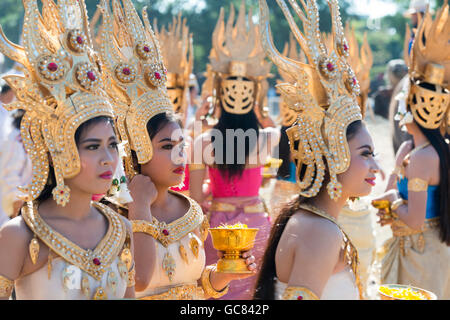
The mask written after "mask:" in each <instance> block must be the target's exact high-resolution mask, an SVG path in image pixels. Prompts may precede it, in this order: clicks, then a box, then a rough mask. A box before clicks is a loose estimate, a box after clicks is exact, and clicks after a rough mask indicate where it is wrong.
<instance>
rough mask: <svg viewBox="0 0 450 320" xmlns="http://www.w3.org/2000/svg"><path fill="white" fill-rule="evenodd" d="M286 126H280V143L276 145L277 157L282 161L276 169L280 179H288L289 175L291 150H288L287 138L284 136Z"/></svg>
mask: <svg viewBox="0 0 450 320" xmlns="http://www.w3.org/2000/svg"><path fill="white" fill-rule="evenodd" d="M288 128H289V127H288V126H282V127H281V128H280V143H279V144H278V150H279V156H280V159H281V160H283V162H282V163H281V166H280V167H279V168H278V172H277V177H278V178H281V179H286V178H289V176H290V174H291V170H290V163H291V150H290V148H289V138H288V136H287V134H286V129H288Z"/></svg>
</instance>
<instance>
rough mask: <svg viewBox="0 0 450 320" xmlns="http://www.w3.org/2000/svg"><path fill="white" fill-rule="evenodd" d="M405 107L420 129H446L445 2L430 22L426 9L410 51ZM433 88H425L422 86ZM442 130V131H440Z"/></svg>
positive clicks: (449, 77) (448, 38)
mask: <svg viewBox="0 0 450 320" xmlns="http://www.w3.org/2000/svg"><path fill="white" fill-rule="evenodd" d="M410 59H411V60H410V65H409V77H410V87H409V94H408V100H407V104H408V106H409V108H410V109H411V113H412V114H413V117H414V120H415V121H416V122H417V123H418V124H419V125H421V126H422V127H424V128H427V129H437V128H439V127H440V126H441V125H442V127H446V126H447V124H446V122H447V121H446V120H444V121H443V119H444V118H445V117H446V116H447V113H448V108H449V105H450V92H449V90H450V18H449V5H448V3H447V0H446V1H445V2H444V5H443V6H442V7H441V8H440V9H439V10H438V11H437V13H436V18H435V20H434V21H433V19H432V17H431V14H430V13H429V11H428V10H427V12H426V13H425V17H424V18H423V19H422V21H420V23H419V27H418V30H417V32H416V36H415V37H414V42H413V45H412V48H411V58H410ZM425 83H428V84H432V85H434V86H435V88H434V90H433V89H427V88H425V87H424V86H422V85H423V84H425ZM442 129H446V128H442Z"/></svg>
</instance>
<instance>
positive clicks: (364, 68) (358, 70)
mask: <svg viewBox="0 0 450 320" xmlns="http://www.w3.org/2000/svg"><path fill="white" fill-rule="evenodd" d="M345 37H346V38H347V41H348V45H349V56H348V58H347V60H348V63H349V64H350V66H351V67H352V69H353V71H354V72H355V75H356V79H358V81H359V86H360V94H359V96H358V104H359V106H360V107H361V114H362V116H363V118H364V115H365V111H366V108H367V99H368V97H369V91H370V69H371V68H372V64H373V56H372V50H371V49H370V46H369V42H367V33H364V39H363V43H362V45H361V48H359V46H358V41H357V40H356V36H355V30H354V29H353V28H352V29H350V25H349V24H348V23H346V25H345Z"/></svg>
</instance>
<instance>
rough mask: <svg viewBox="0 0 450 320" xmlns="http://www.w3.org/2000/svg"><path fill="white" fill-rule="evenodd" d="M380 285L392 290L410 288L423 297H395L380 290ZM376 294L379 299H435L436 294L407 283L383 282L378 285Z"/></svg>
mask: <svg viewBox="0 0 450 320" xmlns="http://www.w3.org/2000/svg"><path fill="white" fill-rule="evenodd" d="M381 287H387V288H388V289H394V290H408V289H409V290H412V291H415V293H419V294H421V295H423V296H424V297H425V299H408V298H400V297H395V296H393V295H389V294H387V293H384V292H382V290H380V289H381ZM378 294H379V295H380V297H381V300H437V296H436V295H435V294H434V293H433V292H431V291H428V290H425V289H421V288H416V287H412V286H407V285H401V284H383V285H380V286H379V287H378Z"/></svg>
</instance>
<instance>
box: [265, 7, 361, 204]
mask: <svg viewBox="0 0 450 320" xmlns="http://www.w3.org/2000/svg"><path fill="white" fill-rule="evenodd" d="M277 2H278V5H279V6H280V7H281V9H282V11H283V13H284V15H285V17H286V19H287V20H288V23H289V26H290V29H291V31H292V33H293V34H294V36H295V38H296V40H297V42H298V43H299V44H300V47H301V50H302V51H303V52H304V53H305V55H306V57H307V59H308V63H303V62H300V61H296V60H293V59H290V58H288V57H285V56H284V55H282V54H280V53H279V52H278V50H277V49H276V48H275V46H274V44H273V41H272V35H271V31H270V24H269V9H268V7H267V4H266V2H265V0H259V4H260V16H261V17H260V23H261V27H262V33H261V35H262V44H263V47H264V50H265V51H266V53H267V55H268V56H269V58H270V59H271V60H272V61H273V62H274V63H275V64H276V65H277V67H278V69H279V70H282V71H283V72H285V73H287V74H289V75H290V76H291V77H292V79H293V81H290V82H288V83H283V84H278V85H277V87H278V89H279V90H280V91H281V92H282V95H283V99H286V101H287V103H289V104H290V107H291V108H292V109H294V110H296V111H297V112H298V118H297V122H296V123H294V125H293V126H292V127H291V128H289V129H288V130H287V131H286V133H287V135H288V138H289V140H290V148H291V154H292V156H293V158H294V159H295V162H296V167H297V171H296V174H297V183H298V185H299V187H300V190H301V191H300V194H301V195H302V196H305V197H313V196H315V195H317V193H318V192H319V190H320V189H321V186H322V182H323V180H324V175H325V169H327V171H328V173H329V176H330V182H329V183H328V185H327V190H328V193H329V195H330V197H331V198H332V199H337V198H339V197H340V196H341V193H342V186H341V184H340V183H339V182H338V181H337V177H336V175H337V174H339V173H342V172H345V171H346V170H347V169H348V167H349V165H350V151H349V148H348V143H347V140H346V129H347V126H348V125H349V124H350V123H352V122H354V121H356V120H361V119H362V116H361V110H360V107H359V106H358V103H357V100H356V97H357V96H358V95H359V91H360V90H359V84H358V81H357V79H356V76H355V74H354V72H353V70H352V69H351V67H350V65H349V64H348V62H347V57H348V56H349V45H348V43H347V41H346V39H345V37H344V30H343V26H342V22H341V17H340V14H339V6H338V3H337V1H336V0H329V1H328V5H329V7H330V11H331V17H332V35H333V48H334V49H335V50H331V51H329V49H327V47H326V45H325V43H324V41H323V37H322V36H321V33H320V30H319V12H318V8H317V3H316V1H312V0H302V1H301V4H302V8H301V7H300V6H299V5H298V4H297V2H296V1H295V0H290V1H289V3H290V5H291V6H292V8H293V9H294V11H295V12H296V14H297V16H298V17H299V18H300V20H301V22H302V24H303V33H302V32H301V31H300V29H299V27H298V26H297V25H296V23H295V21H294V18H293V16H292V15H291V12H290V10H289V7H288V6H287V5H286V3H285V2H284V1H283V0H277ZM324 160H325V161H326V167H325V162H324ZM303 170H304V171H303ZM302 176H303V178H302Z"/></svg>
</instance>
